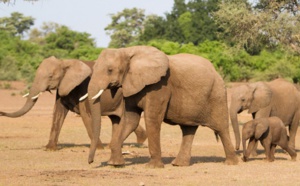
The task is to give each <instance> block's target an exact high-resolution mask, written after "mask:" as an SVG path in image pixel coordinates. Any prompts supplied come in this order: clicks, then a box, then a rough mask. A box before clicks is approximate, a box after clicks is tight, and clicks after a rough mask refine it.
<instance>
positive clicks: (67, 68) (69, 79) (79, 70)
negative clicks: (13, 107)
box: [0, 56, 92, 117]
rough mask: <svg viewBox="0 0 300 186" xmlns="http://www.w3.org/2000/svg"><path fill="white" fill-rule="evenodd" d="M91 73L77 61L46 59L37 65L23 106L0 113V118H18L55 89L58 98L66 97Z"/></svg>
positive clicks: (84, 65) (88, 68) (87, 67)
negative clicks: (41, 97) (43, 93)
mask: <svg viewBox="0 0 300 186" xmlns="http://www.w3.org/2000/svg"><path fill="white" fill-rule="evenodd" d="M91 72H92V71H91V68H90V67H89V66H87V65H86V64H84V63H83V62H81V61H79V60H60V59H57V58H55V57H53V56H52V57H49V58H46V59H44V60H43V61H42V63H41V64H40V65H39V67H38V69H37V71H36V75H35V78H34V81H33V84H32V86H31V88H30V91H29V93H28V94H27V95H25V96H27V101H26V103H25V105H24V106H23V107H22V108H21V109H20V110H18V111H16V112H13V113H5V112H0V116H7V117H20V116H22V115H24V114H26V113H27V112H28V111H29V110H30V109H31V108H32V107H33V106H34V104H35V102H36V101H37V99H38V97H39V95H40V93H42V92H44V91H50V90H54V89H57V90H58V94H59V95H60V96H66V95H68V94H69V93H70V91H72V90H73V89H74V88H75V87H76V86H77V85H79V84H80V83H81V82H82V81H84V80H85V79H86V78H87V77H88V76H89V75H91ZM25 96H24V97H25Z"/></svg>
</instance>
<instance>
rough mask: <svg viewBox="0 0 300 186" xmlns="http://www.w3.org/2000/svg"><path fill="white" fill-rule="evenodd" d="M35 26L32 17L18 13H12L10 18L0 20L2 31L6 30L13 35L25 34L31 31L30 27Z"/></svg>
mask: <svg viewBox="0 0 300 186" xmlns="http://www.w3.org/2000/svg"><path fill="white" fill-rule="evenodd" d="M33 24H34V18H32V17H30V16H27V17H25V16H23V14H21V13H18V12H13V13H11V16H10V17H3V18H0V29H1V30H6V31H8V32H9V33H11V34H12V35H15V36H16V35H20V36H23V34H24V33H25V32H26V31H28V30H29V29H30V27H31V26H32V25H33Z"/></svg>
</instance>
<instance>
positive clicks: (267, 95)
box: [230, 78, 300, 150]
mask: <svg viewBox="0 0 300 186" xmlns="http://www.w3.org/2000/svg"><path fill="white" fill-rule="evenodd" d="M243 110H248V113H250V114H252V117H253V118H263V117H270V116H277V117H279V118H280V119H281V120H282V121H283V123H284V124H285V125H286V126H289V135H290V140H289V146H290V147H291V148H293V149H295V137H296V132H297V129H298V124H299V119H300V92H299V91H298V90H297V89H296V87H295V86H294V85H293V84H292V83H290V82H288V81H286V80H284V79H281V78H279V79H275V80H273V81H271V82H261V81H260V82H255V83H249V84H245V85H241V86H238V87H235V88H233V90H232V96H231V105H230V119H231V123H232V127H233V129H234V134H235V139H236V149H237V150H238V149H239V147H240V131H239V126H238V118H237V114H238V113H241V112H242V111H243ZM255 150H256V149H255Z"/></svg>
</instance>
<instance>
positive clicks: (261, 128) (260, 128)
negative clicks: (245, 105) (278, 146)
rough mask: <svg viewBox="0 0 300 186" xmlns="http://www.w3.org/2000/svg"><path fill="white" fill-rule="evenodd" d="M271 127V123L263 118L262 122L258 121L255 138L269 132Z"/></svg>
mask: <svg viewBox="0 0 300 186" xmlns="http://www.w3.org/2000/svg"><path fill="white" fill-rule="evenodd" d="M268 129H269V123H268V122H267V121H266V120H262V122H258V123H257V125H256V127H255V134H254V137H255V139H257V140H258V139H259V138H261V136H262V135H263V134H264V133H265V132H267V130H268Z"/></svg>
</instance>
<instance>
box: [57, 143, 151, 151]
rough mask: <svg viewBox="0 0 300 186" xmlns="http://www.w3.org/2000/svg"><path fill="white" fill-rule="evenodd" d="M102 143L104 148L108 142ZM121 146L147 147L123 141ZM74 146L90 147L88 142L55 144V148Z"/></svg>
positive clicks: (107, 146) (107, 145)
mask: <svg viewBox="0 0 300 186" xmlns="http://www.w3.org/2000/svg"><path fill="white" fill-rule="evenodd" d="M102 145H103V147H104V148H105V149H106V148H109V143H102ZM123 146H130V147H135V148H147V146H146V145H145V144H139V143H123ZM76 147H86V148H90V144H75V143H60V144H57V150H62V149H68V148H76Z"/></svg>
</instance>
